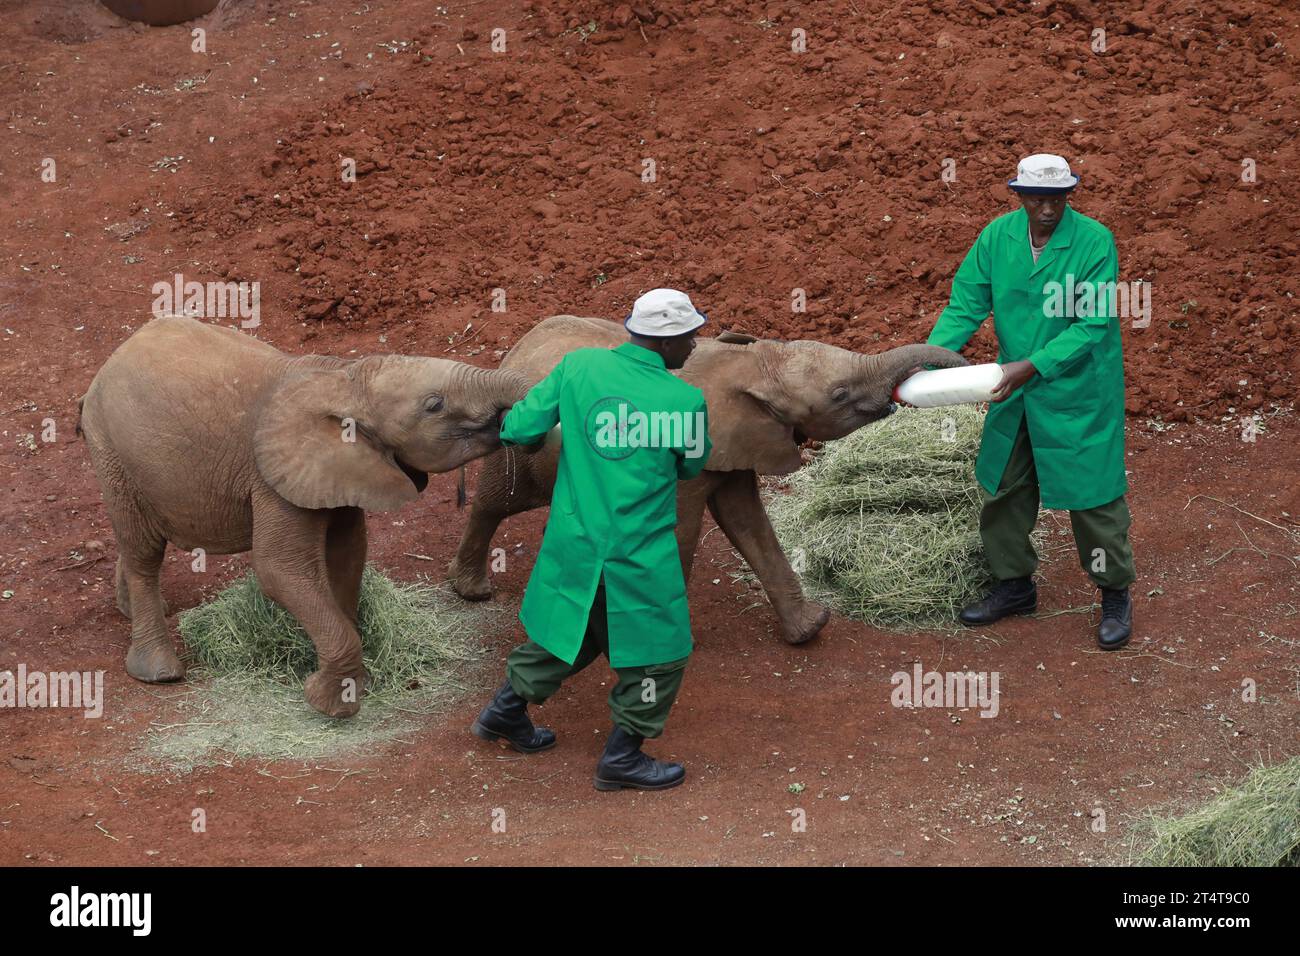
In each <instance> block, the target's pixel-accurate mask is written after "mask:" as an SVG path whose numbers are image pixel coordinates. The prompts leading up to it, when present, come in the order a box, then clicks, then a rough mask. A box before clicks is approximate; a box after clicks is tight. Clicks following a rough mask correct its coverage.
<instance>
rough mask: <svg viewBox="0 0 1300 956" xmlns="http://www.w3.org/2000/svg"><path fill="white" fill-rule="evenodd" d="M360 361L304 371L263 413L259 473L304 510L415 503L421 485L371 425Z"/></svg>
mask: <svg viewBox="0 0 1300 956" xmlns="http://www.w3.org/2000/svg"><path fill="white" fill-rule="evenodd" d="M358 364H359V363H351V364H350V365H346V366H342V367H334V368H312V367H310V366H309V367H307V368H300V369H295V370H291V371H289V372H287V373H285V375H284V377H283V378H281V379H280V381H279V382H278V383H277V384H276V385H273V386H272V388H271V390H270V391H269V392H268V393H267V394H266V396H265V397H264V399H263V400H262V402H261V404H260V407H259V409H258V411H257V413H256V414H257V421H256V425H255V430H254V433H253V454H254V458H255V460H256V462H257V470H258V473H259V474H260V475H261V476H262V479H263V480H264V481H265V482H266V483H267V484H268V485H270V486H271V487H272V488H273V489H275V491H276V493H277V494H279V495H280V496H281V497H282V498H285V499H286V500H288V501H291V502H292V503H293V504H295V505H297V506H298V507H300V508H342V507H345V506H352V507H357V508H364V509H366V510H367V511H388V510H391V509H394V508H399V507H401V506H402V505H404V504H406V503H407V502H410V501H414V500H415V499H416V498H417V497H419V494H420V490H421V488H420V487H417V485H416V481H417V480H419V479H424V480H425V481H427V476H425V475H423V474H421V473H412V474H409V475H408V473H407V472H406V471H404V470H403V469H402V467H401V465H400V464H399V462H398V461H397V459H396V457H395V456H394V454H393V451H392V450H391V449H389V448H385V447H383V446H382V445H380V444H379V443H378V441H377V440H376V439H375V438H374V436H373V433H372V432H371V431H370V429H368V428H367V427H366V424H365V422H364V420H363V417H362V416H363V414H364V411H363V408H364V404H365V403H364V401H363V393H362V389H361V386H360V383H359V376H358V374H357V371H358V369H357V366H358Z"/></svg>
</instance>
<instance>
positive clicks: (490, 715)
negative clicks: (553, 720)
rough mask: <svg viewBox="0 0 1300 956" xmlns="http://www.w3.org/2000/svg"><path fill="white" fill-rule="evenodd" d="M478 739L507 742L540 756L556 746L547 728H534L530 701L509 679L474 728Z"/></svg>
mask: <svg viewBox="0 0 1300 956" xmlns="http://www.w3.org/2000/svg"><path fill="white" fill-rule="evenodd" d="M470 730H471V731H472V732H473V734H474V736H475V737H481V738H482V739H483V740H504V741H505V742H506V743H508V744H509V745H510V746H511V747H514V748H515V750H518V751H519V752H520V753H521V754H531V753H537V751H539V750H549V749H550V748H551V747H554V746H555V734H554V732H552V731H550V730H547V729H546V728H545V727H534V726H533V722H532V721H531V720H529V719H528V701H526V700H524V699H523V698H522V697H520V696H519V695H518V694H516V693H515V689H514V687H512V686H511V685H510V680H509V678H507V679H506V682H505V683H504V684H502V685H501V687H500V689H499V690H497V695H496V696H495V697H493V698H492V703H490V704H488V705H487V706H486V707H484V708H483V710H482V711H481V712H480V713H479V715H478V720H476V721H474V725H473V726H472V727H470Z"/></svg>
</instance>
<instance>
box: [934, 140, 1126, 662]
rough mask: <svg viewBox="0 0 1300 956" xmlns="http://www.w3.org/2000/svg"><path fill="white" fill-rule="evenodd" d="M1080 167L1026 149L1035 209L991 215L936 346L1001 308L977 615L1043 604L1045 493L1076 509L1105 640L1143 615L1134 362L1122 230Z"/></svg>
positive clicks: (964, 615) (1108, 645)
mask: <svg viewBox="0 0 1300 956" xmlns="http://www.w3.org/2000/svg"><path fill="white" fill-rule="evenodd" d="M1078 182H1079V178H1078V177H1077V176H1075V175H1074V174H1073V173H1071V171H1070V167H1069V164H1068V163H1067V162H1066V161H1065V160H1064V159H1063V158H1062V157H1060V156H1053V155H1050V154H1046V153H1040V154H1037V155H1034V156H1029V157H1027V158H1026V159H1023V160H1021V162H1020V165H1019V168H1018V170H1017V173H1016V178H1015V179H1013V180H1011V181H1010V183H1009V184H1008V185H1009V186H1010V187H1011V189H1012V191H1013V192H1015V193H1016V194H1018V196H1019V198H1020V201H1021V203H1022V208H1020V209H1017V210H1016V211H1015V212H1010V213H1007V214H1006V215H1004V216H999V217H998V218H997V219H994V220H993V222H991V223H989V225H987V226H986V227H985V228H984V230H983V231H982V232H981V233H980V235H979V238H978V239H977V240H976V241H975V245H974V247H973V248H972V249H971V251H970V252H969V253H968V254H967V256H966V259H965V260H964V261H963V262H962V264H961V267H960V268H959V269H958V270H957V274H956V276H955V277H954V279H953V283H952V297H951V299H950V300H949V302H948V307H947V308H946V309H944V310H943V313H942V314H941V315H940V316H939V320H938V322H936V323H935V326H934V331H933V332H931V333H930V338H929V343H930V344H931V345H942V346H945V347H947V348H950V349H953V350H954V351H957V350H960V349H961V348H962V346H964V345H965V344H966V343H967V341H969V339H970V337H971V335H972V334H973V333H974V332H975V330H976V329H977V328H979V326H980V324H981V323H983V321H984V320H985V318H987V317H988V314H989V311H990V310H992V312H993V327H994V330H995V332H996V333H997V338H998V346H999V351H998V363H999V364H1000V365H1001V366H1002V372H1003V375H1002V381H1001V382H1000V383H999V384H998V386H997V388H996V389H995V390H994V392H993V399H992V400H993V403H994V404H993V405H991V406H990V408H989V412H988V416H987V417H986V418H985V420H984V436H983V439H982V441H981V444H980V452H979V458H978V460H977V461H976V464H975V477H976V478H977V479H978V480H979V483H980V485H981V487H982V491H983V499H984V506H983V511H982V512H981V514H980V535H981V537H982V538H983V542H984V553H985V555H986V556H987V558H988V562H989V566H990V567H991V568H992V570H993V574H994V576H995V577H996V578H997V583H996V585H995V586H994V587H993V588H992V590H990V591H989V593H988V594H987V595H986V596H985V597H984V598H983V599H982V600H980V601H978V602H977V603H975V604H972V605H971V606H969V607H967V608H964V609H963V610H962V611H961V613H960V615H959V619H960V620H961V621H962V622H963V623H965V624H968V625H979V624H991V623H992V622H994V621H997V620H999V619H1000V618H1003V617H1006V616H1007V615H1009V614H1027V613H1030V612H1032V611H1034V610H1036V609H1037V606H1038V592H1037V589H1036V588H1035V585H1034V581H1033V578H1032V575H1033V573H1034V570H1035V568H1036V567H1037V566H1038V556H1037V554H1036V553H1035V552H1034V546H1033V544H1032V543H1031V542H1030V538H1029V534H1030V532H1031V531H1032V530H1033V528H1034V524H1035V522H1036V521H1037V520H1038V507H1039V499H1040V497H1041V499H1042V504H1043V506H1044V507H1047V508H1062V509H1066V510H1068V511H1069V512H1070V524H1071V525H1072V526H1073V529H1074V541H1075V545H1076V547H1077V549H1078V552H1079V560H1080V562H1081V563H1082V564H1083V568H1084V570H1085V571H1086V572H1087V573H1088V574H1089V575H1090V576H1091V578H1092V580H1093V582H1094V583H1096V585H1097V586H1098V587H1099V588H1101V622H1100V625H1099V627H1098V630H1097V643H1098V644H1099V645H1100V646H1101V648H1102V649H1103V650H1116V649H1118V648H1121V647H1123V646H1124V645H1125V644H1127V643H1128V640H1129V635H1130V632H1131V630H1132V624H1133V605H1132V600H1131V598H1130V596H1129V586H1130V585H1131V584H1132V583H1133V578H1134V574H1133V551H1132V548H1131V547H1130V545H1129V538H1128V531H1129V510H1128V505H1127V504H1126V503H1125V501H1124V492H1125V490H1126V489H1127V480H1126V478H1125V475H1124V360H1123V352H1122V351H1121V348H1120V322H1119V318H1118V317H1117V316H1115V315H1114V314H1113V313H1114V302H1115V295H1114V293H1115V289H1116V279H1117V274H1118V259H1117V256H1116V252H1115V239H1114V237H1113V236H1112V235H1111V234H1110V231H1109V230H1108V229H1107V228H1106V227H1105V226H1103V225H1101V223H1099V222H1097V221H1096V220H1093V219H1089V218H1088V217H1087V216H1084V215H1082V214H1080V213H1077V212H1075V211H1074V210H1073V209H1071V208H1070V193H1071V191H1072V190H1073V189H1074V187H1075V186H1076V185H1077V184H1078Z"/></svg>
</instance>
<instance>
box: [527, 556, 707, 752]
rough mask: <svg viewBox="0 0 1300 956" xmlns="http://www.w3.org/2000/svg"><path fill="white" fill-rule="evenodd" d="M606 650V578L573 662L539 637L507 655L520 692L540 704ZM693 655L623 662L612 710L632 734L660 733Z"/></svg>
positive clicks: (617, 721)
mask: <svg viewBox="0 0 1300 956" xmlns="http://www.w3.org/2000/svg"><path fill="white" fill-rule="evenodd" d="M601 654H604V655H605V656H606V657H607V658H608V657H609V629H608V627H607V625H606V621H605V584H604V582H603V581H602V582H601V584H600V586H599V587H597V588H596V599H595V600H594V601H593V602H592V605H591V613H590V616H589V617H588V619H587V632H586V634H585V635H583V639H582V647H581V648H580V649H579V650H578V656H577V657H576V658H575V659H574V661H573V663H572V664H568V663H565V662H564V661H562V660H561V659H560V658H558V657H556V656H555V655H554V654H552V653H551V652H550V651H548V650H547V649H546V648H544V647H542V646H541V645H540V644H538V643H536V642H535V641H531V640H529V641H525V642H524V643H523V644H520V645H519V646H518V647H516V648H515V649H514V650H513V651H511V652H510V656H509V658H507V659H506V676H507V677H508V678H509V679H510V685H511V686H512V687H513V688H514V689H515V693H516V694H518V695H519V696H520V697H522V698H523V699H524V700H526V701H528V702H529V703H533V704H540V703H542V702H543V701H545V700H546V699H547V698H549V697H550V696H551V695H552V694H554V693H555V692H556V691H557V690H559V689H560V685H561V684H562V683H564V681H565V680H566V679H568V678H569V677H570V676H572V675H573V674H576V673H578V671H580V670H582V669H583V668H584V667H586V666H587V665H588V664H590V663H591V662H592V661H594V660H595V659H596V658H597V657H599V656H600V655H601ZM689 659H690V658H689V657H683V658H682V659H681V660H677V661H669V662H668V663H666V664H647V665H644V666H642V667H617V668H615V669H614V673H615V675H616V676H617V677H618V680H617V681H616V682H615V684H614V689H613V690H611V691H610V692H609V710H610V714H611V716H612V717H613V718H614V723H615V724H617V725H618V726H620V727H622V728H623V729H624V730H626V731H627V732H628V733H630V734H637V735H639V736H641V737H658V736H659V735H660V734H662V733H663V732H664V724H665V723H667V722H668V712H669V711H670V710H672V707H673V701H675V700H676V699H677V692H678V691H679V690H681V687H682V677H683V676H685V673H686V662H687V661H688V660H689Z"/></svg>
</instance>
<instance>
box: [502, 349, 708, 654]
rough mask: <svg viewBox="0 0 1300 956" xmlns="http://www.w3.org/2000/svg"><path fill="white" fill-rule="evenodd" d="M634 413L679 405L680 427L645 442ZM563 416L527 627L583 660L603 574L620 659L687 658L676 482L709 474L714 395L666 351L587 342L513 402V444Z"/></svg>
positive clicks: (506, 434) (507, 439)
mask: <svg viewBox="0 0 1300 956" xmlns="http://www.w3.org/2000/svg"><path fill="white" fill-rule="evenodd" d="M620 406H622V407H623V409H624V410H626V412H627V415H626V417H625V418H624V417H621V414H620ZM633 412H645V413H653V412H669V413H676V415H677V416H680V417H678V418H677V423H678V427H677V428H676V429H675V430H674V429H671V428H669V429H652V430H651V431H652V432H654V433H656V434H657V435H658V437H660V438H662V439H665V440H666V441H659V442H658V446H657V447H654V446H652V445H651V444H650V442H648V441H641V442H639V443H638V442H637V440H636V438H635V436H636V435H637V421H636V417H635V416H634V415H633V414H632V413H633ZM686 416H690V422H691V428H692V429H694V430H695V431H694V435H695V436H697V440H698V447H697V449H696V450H697V452H698V454H696V455H695V456H694V457H690V456H689V455H688V453H687V452H688V449H687V440H688V438H689V437H690V435H688V433H687V432H686V431H685V428H684V426H685V417H686ZM556 423H559V425H560V434H561V437H562V442H563V444H562V445H561V451H560V464H559V473H558V475H557V477H556V481H555V491H554V493H553V495H552V497H551V514H550V518H549V519H548V520H547V523H546V532H545V534H544V535H543V536H542V547H541V551H540V552H539V553H538V555H537V563H536V565H535V566H534V567H533V573H532V577H530V578H529V580H528V588H527V590H526V591H525V592H524V600H523V605H522V606H521V607H520V609H519V620H520V621H522V622H523V625H524V630H526V631H527V632H528V636H529V637H530V638H532V639H533V640H534V641H536V642H537V643H538V644H540V645H542V647H544V648H546V650H548V651H550V652H551V653H552V654H554V655H555V656H556V657H559V658H561V659H563V660H564V661H565V662H567V663H570V664H571V663H573V661H574V659H575V658H576V657H577V655H578V650H579V649H580V648H581V647H582V639H583V635H584V634H585V633H586V629H587V617H588V612H589V611H590V609H591V605H592V601H593V599H594V598H595V594H596V586H597V584H599V582H600V578H601V575H602V574H603V575H604V578H605V601H606V621H607V624H608V627H609V662H610V664H611V666H613V667H616V668H617V667H641V666H645V665H648V664H663V663H667V662H669V661H676V660H680V659H682V658H683V657H686V656H688V655H689V654H690V653H691V622H690V615H689V612H688V609H687V605H686V581H685V579H684V577H683V575H682V564H681V559H680V558H679V557H678V553H677V539H676V536H675V529H676V527H677V482H678V481H679V480H685V479H689V478H694V477H695V476H696V475H698V474H699V473H700V472H701V471H703V469H704V463H705V461H707V460H708V455H709V451H710V449H711V448H712V445H711V443H710V442H709V440H708V417H707V409H706V408H705V404H704V393H703V392H701V391H700V390H699V389H698V388H696V387H695V386H694V385H690V384H688V383H687V382H684V381H682V380H681V379H679V378H676V377H675V376H673V375H672V374H671V373H670V372H669V371H668V370H667V369H666V368H665V367H664V360H663V359H662V358H661V357H660V356H659V355H658V353H656V352H652V351H650V350H649V349H644V348H642V347H641V346H639V345H633V344H632V343H631V342H626V343H624V344H623V345H620V346H618V348H615V349H598V348H590V349H578V350H577V351H574V352H570V353H569V354H568V355H566V356H565V357H564V359H563V360H562V361H561V362H560V364H559V365H557V366H556V367H555V368H554V369H553V370H552V371H551V374H549V375H548V376H546V378H544V379H542V381H540V382H538V383H537V385H535V386H534V387H533V388H532V389H531V390H530V391H529V392H528V394H527V395H526V396H525V397H524V399H523V401H521V402H518V403H517V404H516V405H515V406H514V407H513V408H512V409H511V410H510V412H509V413H508V414H507V415H506V417H505V420H504V421H503V422H502V426H501V441H502V444H504V445H507V446H509V445H515V444H521V445H531V444H533V443H535V442H537V441H539V440H540V439H542V438H543V437H545V435H546V433H547V432H549V431H550V430H551V429H552V428H553V427H554V426H555V425H556ZM624 425H626V426H627V430H626V431H624V430H622V428H621V426H624ZM674 431H675V433H673V432H674ZM643 434H647V433H644V432H643ZM629 436H631V437H629Z"/></svg>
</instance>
